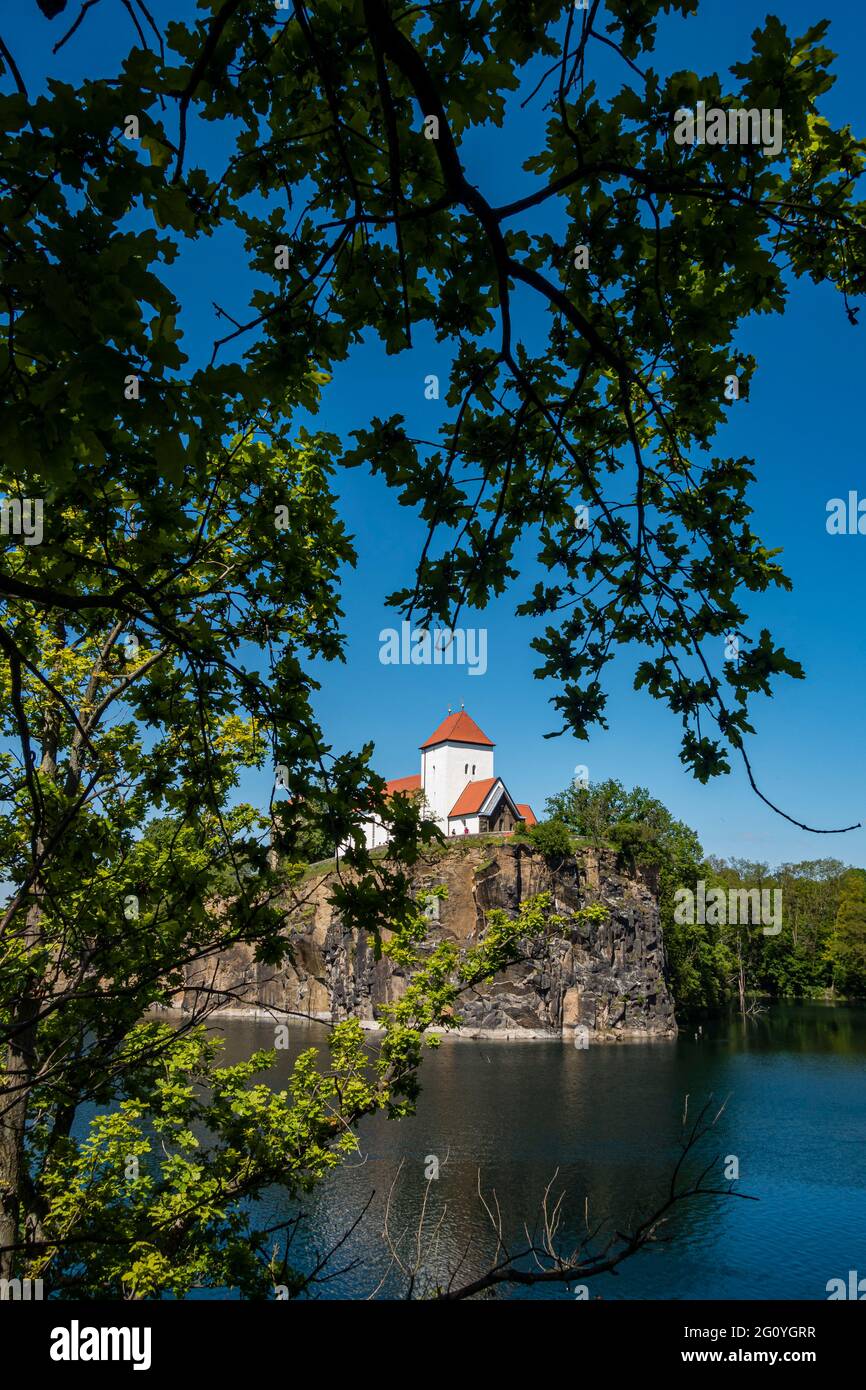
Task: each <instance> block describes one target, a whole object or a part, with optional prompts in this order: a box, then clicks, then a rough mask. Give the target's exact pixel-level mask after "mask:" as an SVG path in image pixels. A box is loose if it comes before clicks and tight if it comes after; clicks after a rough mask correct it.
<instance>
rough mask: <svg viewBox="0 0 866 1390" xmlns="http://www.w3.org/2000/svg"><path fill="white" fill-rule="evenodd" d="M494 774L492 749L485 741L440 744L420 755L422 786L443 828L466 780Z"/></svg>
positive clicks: (469, 780) (432, 814)
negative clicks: (486, 745) (482, 742)
mask: <svg viewBox="0 0 866 1390" xmlns="http://www.w3.org/2000/svg"><path fill="white" fill-rule="evenodd" d="M492 776H493V749H492V748H487V747H485V746H484V745H483V744H475V743H440V744H437V745H436V746H435V747H434V748H426V749H425V750H424V752H423V753H422V754H421V785H422V786H423V788H424V795H425V797H426V800H427V804H428V806H429V807H430V815H431V817H432V819H433V820H435V821H436V823H437V825H439V826H440V827H441V828H442V829H443V830H445V829H447V826H448V812H449V811H450V810H451V807H452V806H454V804H455V803H456V801H457V798H458V797H459V796H460V793H461V792H462V791H463V788H464V787H465V786H466V783H467V782H481V781H483V780H484V779H485V778H488V777H492ZM476 819H477V817H476Z"/></svg>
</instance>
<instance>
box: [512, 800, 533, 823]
mask: <svg viewBox="0 0 866 1390" xmlns="http://www.w3.org/2000/svg"><path fill="white" fill-rule="evenodd" d="M516 805H517V809H518V811H519V812H520V814H521V815H522V817H523V823H524V825H527V826H529V825H537V824H538V821H537V820H536V817H535V812H534V811H533V809H532V807H531V806H527V805H521V803H520V802H519V801H518V802H517V803H516Z"/></svg>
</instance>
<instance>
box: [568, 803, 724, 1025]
mask: <svg viewBox="0 0 866 1390" xmlns="http://www.w3.org/2000/svg"><path fill="white" fill-rule="evenodd" d="M545 809H546V812H547V814H548V815H549V816H550V817H556V818H558V819H560V820H562V821H563V822H564V823H565V824H566V825H567V826H568V827H569V829H570V830H571V831H572V832H573V833H574V834H575V835H579V836H581V837H583V838H585V839H588V840H590V841H591V842H592V843H593V844H594V845H596V846H598V847H600V846H603V845H604V844H606V843H609V844H610V845H612V846H614V847H615V848H617V849H618V850H619V851H620V852H621V853H623V855H624V858H625V860H626V862H627V863H628V864H629V865H635V864H645V865H652V866H653V867H654V868H655V870H656V873H657V876H658V896H659V919H660V923H661V927H662V930H663V932H664V938H665V946H666V950H667V957H668V965H669V969H670V975H671V989H672V992H673V996H674V1000H675V1002H676V1006H677V1009H678V1011H679V1014H680V1016H683V1014H685V1013H688V1012H689V1011H691V1010H694V1009H700V1008H715V1007H717V1006H718V1005H719V1004H720V1003H721V1002H722V1000H723V999H724V998H725V996H726V993H727V986H726V982H725V976H726V972H728V971H729V970H730V962H729V960H728V957H727V954H726V951H725V949H724V946H723V943H722V941H721V937H720V934H719V931H718V928H716V927H713V926H708V925H706V924H704V923H700V922H695V923H694V925H689V924H683V923H679V922H677V921H676V919H675V915H674V908H675V900H674V895H675V893H676V891H677V889H678V888H682V887H684V886H689V885H692V886H694V884H695V883H696V882H697V880H698V878H699V877H700V876H701V873H702V871H703V870H702V866H703V860H704V854H703V850H702V849H701V845H700V841H699V840H698V837H697V835H696V834H695V832H694V831H693V830H691V829H690V828H689V827H688V826H687V825H685V824H684V823H683V822H682V821H679V820H677V819H676V818H675V817H674V816H672V815H671V813H670V811H669V810H668V809H667V807H666V806H664V805H663V803H662V802H661V801H659V800H658V799H657V798H656V797H654V796H652V795H651V794H650V792H649V791H648V790H647V788H646V787H632V788H631V790H627V789H626V788H625V787H624V786H623V784H622V782H619V781H617V780H616V779H615V778H608V779H606V780H605V781H603V782H597V783H592V784H590V785H588V786H579V785H577V784H575V783H572V784H571V785H570V786H568V787H566V788H565V790H564V791H562V792H559V793H557V794H556V795H555V796H552V797H550V798H549V799H548V801H547V804H546V807H545Z"/></svg>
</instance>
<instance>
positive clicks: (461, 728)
mask: <svg viewBox="0 0 866 1390" xmlns="http://www.w3.org/2000/svg"><path fill="white" fill-rule="evenodd" d="M437 743H480V744H483V745H485V746H486V747H487V748H495V747H496V744H495V743H493V741H492V740H491V739H489V738H488V737H487V735H486V734H483V733H482V732H481V730H480V729H479V727H478V725H477V724H476V723H475V720H474V719H470V718H469V715H468V714H467V713H466V711H465V710H462V709H461V710H458V711H457V713H456V714H449V715H446V717H445V718H444V719H443V720H442V723H441V724H440V725H439V728H438V729H436V730H434V732H433V733H432V734H431V735H430V737H429V738H428V740H427V742H426V743H422V744H421V749H422V751H423V750H424V749H425V748H432V747H433V746H434V744H437Z"/></svg>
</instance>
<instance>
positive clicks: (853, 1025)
mask: <svg viewBox="0 0 866 1390" xmlns="http://www.w3.org/2000/svg"><path fill="white" fill-rule="evenodd" d="M223 1030H224V1035H225V1039H226V1060H227V1061H238V1060H241V1059H243V1058H246V1057H248V1056H249V1054H250V1053H251V1052H252V1051H253V1050H255V1049H256V1048H261V1047H267V1046H270V1045H271V1044H272V1041H273V1028H272V1026H271V1025H269V1024H267V1023H255V1022H247V1021H235V1020H232V1021H228V1022H226V1023H225V1024H224V1026H223ZM323 1043H324V1034H323V1030H322V1029H321V1027H319V1026H317V1025H314V1024H313V1025H298V1026H294V1027H292V1028H291V1030H290V1048H289V1050H288V1051H285V1052H281V1053H279V1054H278V1060H277V1065H276V1066H275V1067H274V1069H273V1072H272V1074H271V1078H270V1079H271V1081H272V1083H273V1084H275V1085H279V1086H282V1085H283V1084H284V1083H285V1079H286V1076H287V1074H288V1071H289V1069H290V1066H291V1064H292V1061H293V1059H294V1057H296V1056H297V1054H298V1053H299V1052H300V1051H301V1050H303V1049H304V1048H307V1047H310V1046H313V1045H320V1044H323ZM864 1051H866V1011H864V1010H862V1009H856V1008H833V1007H830V1006H823V1005H811V1004H810V1005H801V1006H776V1007H773V1008H772V1009H768V1010H767V1011H765V1012H763V1013H761V1014H759V1015H758V1016H757V1017H756V1018H754V1019H750V1020H748V1021H747V1022H745V1023H744V1022H743V1021H742V1020H741V1019H739V1018H738V1017H737V1016H731V1017H730V1018H727V1019H724V1020H720V1021H716V1022H713V1023H704V1024H703V1025H702V1032H701V1035H700V1036H699V1037H698V1038H696V1037H695V1035H694V1029H692V1030H689V1031H687V1032H685V1033H684V1034H683V1035H682V1036H681V1037H680V1038H679V1039H678V1040H677V1041H676V1042H658V1043H651V1044H621V1045H607V1046H594V1047H592V1046H591V1047H590V1048H589V1049H587V1050H585V1051H582V1050H579V1049H576V1048H573V1047H569V1046H567V1045H566V1044H563V1043H560V1042H558V1041H557V1042H549V1043H548V1042H533V1043H528V1042H527V1043H514V1042H497V1041H492V1042H491V1041H479V1042H475V1041H468V1040H462V1039H447V1040H446V1041H445V1042H444V1043H443V1045H442V1047H441V1048H440V1049H439V1050H438V1051H436V1052H431V1053H430V1054H429V1055H428V1056H427V1057H426V1058H425V1062H424V1068H423V1092H422V1095H421V1098H420V1101H419V1105H418V1113H417V1115H416V1116H415V1117H413V1118H412V1119H410V1120H405V1121H400V1122H399V1123H396V1122H393V1121H388V1120H386V1119H384V1118H382V1117H379V1116H376V1117H373V1118H371V1119H369V1120H367V1121H365V1122H364V1124H363V1125H362V1127H361V1155H359V1156H357V1157H356V1158H354V1159H352V1160H351V1161H350V1162H349V1164H347V1166H346V1167H345V1168H343V1169H341V1170H340V1171H338V1172H337V1173H336V1174H335V1175H334V1176H333V1178H331V1179H329V1180H328V1181H327V1183H326V1184H325V1185H323V1186H322V1187H321V1188H320V1189H319V1190H318V1191H317V1192H316V1193H315V1194H314V1195H312V1196H311V1197H310V1198H308V1199H306V1208H305V1209H306V1212H307V1215H308V1218H309V1221H308V1227H307V1234H306V1236H305V1237H304V1242H305V1243H303V1242H302V1254H303V1259H305V1260H309V1259H311V1258H312V1257H313V1252H314V1250H323V1249H325V1248H327V1247H328V1246H329V1244H332V1243H334V1242H336V1241H337V1240H339V1239H340V1237H341V1236H342V1235H344V1233H345V1232H346V1230H347V1229H348V1227H349V1226H350V1225H351V1224H352V1223H353V1222H354V1221H355V1220H356V1219H357V1217H358V1215H359V1213H360V1212H361V1210H362V1209H363V1207H364V1205H365V1203H366V1202H367V1201H368V1200H370V1205H369V1208H368V1210H367V1211H366V1214H365V1216H364V1219H363V1221H362V1222H361V1224H360V1225H359V1227H358V1229H357V1231H356V1232H355V1233H354V1235H353V1236H352V1238H351V1239H350V1240H349V1241H347V1243H346V1246H345V1247H344V1249H343V1250H342V1251H341V1252H340V1254H341V1258H340V1260H339V1263H340V1264H343V1265H345V1264H347V1263H348V1262H349V1261H357V1262H358V1263H356V1264H354V1266H353V1267H352V1268H349V1269H347V1270H346V1272H345V1273H343V1274H341V1275H340V1276H339V1277H337V1278H335V1279H334V1280H333V1282H332V1283H331V1284H329V1285H327V1286H326V1287H325V1288H324V1289H323V1290H322V1294H323V1296H325V1297H331V1298H346V1297H355V1298H357V1297H366V1296H368V1295H370V1294H371V1293H372V1292H373V1290H374V1289H376V1287H377V1286H378V1285H379V1283H380V1281H384V1283H383V1284H382V1290H383V1292H386V1293H389V1294H392V1295H393V1294H397V1293H399V1292H400V1291H401V1289H402V1288H403V1287H404V1282H405V1281H404V1280H403V1279H402V1278H401V1277H400V1276H399V1271H398V1270H395V1268H394V1264H393V1252H392V1251H389V1249H388V1246H387V1244H386V1242H385V1241H384V1240H383V1237H382V1232H383V1227H384V1224H385V1212H386V1207H390V1215H389V1222H388V1224H389V1229H390V1231H391V1233H392V1236H393V1238H394V1239H396V1237H397V1236H398V1235H401V1233H404V1232H405V1233H407V1234H406V1236H405V1239H404V1244H403V1246H401V1247H400V1249H401V1250H402V1251H403V1258H404V1261H405V1258H406V1255H407V1253H408V1251H409V1247H410V1244H411V1245H412V1247H413V1249H414V1248H415V1246H414V1235H415V1233H416V1230H417V1226H418V1218H419V1212H420V1211H421V1208H422V1204H423V1200H424V1194H425V1191H426V1190H427V1187H428V1184H427V1181H426V1179H425V1167H426V1168H427V1171H429V1170H430V1159H431V1158H435V1159H436V1160H438V1164H439V1178H438V1180H436V1181H434V1182H432V1183H430V1184H429V1188H430V1191H429V1199H428V1209H427V1212H426V1221H425V1228H424V1232H423V1233H422V1238H421V1246H422V1249H423V1250H424V1251H425V1252H426V1256H425V1260H424V1264H425V1269H426V1274H427V1276H428V1277H429V1278H433V1279H438V1280H441V1281H445V1280H447V1278H448V1276H449V1274H450V1272H451V1271H452V1270H453V1269H454V1268H455V1267H456V1266H458V1265H459V1266H460V1275H459V1281H460V1282H465V1280H467V1279H468V1278H469V1277H470V1276H471V1274H472V1273H473V1271H476V1270H477V1269H478V1268H479V1267H480V1266H481V1265H482V1264H483V1262H484V1260H485V1259H486V1258H490V1257H492V1256H493V1254H495V1245H496V1242H495V1240H494V1239H493V1236H492V1230H491V1225H490V1221H489V1218H488V1216H487V1214H486V1212H485V1209H484V1206H483V1204H482V1203H481V1202H480V1201H479V1196H478V1183H479V1172H480V1175H481V1178H480V1181H481V1186H482V1191H483V1192H484V1194H485V1197H486V1198H487V1201H488V1204H489V1205H490V1206H491V1209H493V1210H494V1211H498V1212H500V1213H501V1215H502V1221H503V1228H504V1230H505V1232H506V1235H507V1238H508V1239H509V1240H515V1241H516V1240H518V1239H519V1238H521V1234H522V1232H523V1229H524V1226H525V1225H528V1226H529V1228H530V1230H531V1229H532V1228H533V1226H535V1225H536V1224H537V1222H538V1218H539V1215H540V1210H541V1202H542V1199H543V1195H544V1191H545V1188H546V1187H547V1185H548V1183H550V1181H551V1179H552V1178H553V1177H554V1174H556V1179H555V1182H554V1189H553V1190H554V1191H555V1192H556V1194H557V1195H558V1194H559V1193H560V1192H562V1191H564V1192H565V1193H566V1197H565V1200H564V1205H563V1209H562V1224H561V1229H560V1235H561V1237H562V1239H563V1240H564V1241H565V1242H566V1243H569V1242H574V1243H576V1242H577V1241H578V1240H579V1239H580V1238H581V1236H582V1235H583V1234H584V1233H585V1229H586V1221H587V1219H588V1221H589V1225H590V1227H595V1226H597V1225H598V1224H599V1223H600V1222H601V1223H603V1226H604V1227H605V1228H611V1227H618V1228H619V1229H623V1228H624V1227H625V1226H627V1225H631V1224H633V1223H634V1222H635V1221H636V1220H639V1219H640V1218H641V1217H642V1216H645V1215H646V1214H647V1213H648V1212H649V1211H650V1210H651V1209H652V1207H653V1205H657V1204H658V1203H660V1201H661V1200H662V1199H663V1196H664V1193H665V1192H666V1190H667V1187H668V1184H669V1181H670V1172H671V1167H672V1165H673V1163H674V1162H675V1159H676V1156H677V1153H678V1144H679V1138H680V1132H681V1120H682V1114H683V1107H684V1104H685V1098H686V1097H687V1096H688V1097H689V1100H688V1104H689V1106H690V1111H691V1113H692V1114H694V1113H695V1108H696V1107H697V1106H699V1105H700V1104H701V1103H702V1102H703V1101H704V1100H705V1099H706V1098H707V1097H708V1096H709V1095H713V1096H714V1097H715V1098H716V1101H717V1102H718V1103H719V1104H721V1102H722V1101H723V1100H726V1102H727V1103H726V1106H725V1109H724V1112H723V1114H722V1116H721V1118H720V1120H719V1122H718V1125H717V1127H716V1131H715V1136H714V1142H713V1143H712V1145H711V1146H710V1147H707V1148H706V1150H705V1153H706V1161H709V1160H710V1159H711V1158H713V1157H715V1161H716V1167H715V1168H714V1170H713V1171H714V1175H716V1174H717V1177H718V1180H719V1181H721V1179H722V1175H723V1165H724V1162H725V1160H726V1159H728V1158H730V1157H735V1158H736V1159H737V1160H738V1162H739V1168H740V1174H741V1179H740V1188H741V1190H743V1191H746V1192H748V1193H750V1194H753V1195H754V1196H756V1197H758V1198H759V1199H760V1200H759V1201H758V1202H743V1201H737V1200H732V1199H708V1200H703V1201H700V1202H695V1203H694V1204H691V1205H688V1206H683V1207H681V1208H680V1209H679V1210H678V1211H677V1213H676V1214H675V1216H674V1218H673V1219H672V1220H671V1222H670V1226H669V1228H666V1230H665V1234H666V1236H667V1237H669V1238H670V1240H669V1243H666V1244H660V1245H659V1246H657V1247H654V1248H653V1249H652V1250H650V1251H647V1252H644V1253H641V1254H640V1255H638V1256H636V1257H635V1258H634V1259H632V1260H631V1261H629V1262H628V1263H627V1264H625V1265H623V1266H621V1268H620V1272H619V1273H618V1274H617V1275H616V1276H614V1275H604V1276H600V1277H599V1278H598V1279H597V1280H595V1281H593V1284H592V1287H591V1289H590V1294H591V1296H602V1297H604V1298H801V1299H807V1298H823V1297H825V1296H826V1293H825V1285H826V1282H827V1280H828V1279H830V1278H833V1277H837V1276H844V1275H845V1274H846V1272H847V1271H848V1270H849V1269H851V1268H859V1267H863V1268H866V1173H864V1163H863V1156H864V1153H866V1073H864V1067H863V1062H864ZM401 1165H402V1166H401ZM288 1210H289V1208H288V1206H287V1205H286V1199H285V1197H284V1196H283V1195H282V1194H281V1195H280V1196H279V1197H278V1198H276V1199H273V1200H272V1202H271V1203H270V1205H269V1216H270V1218H271V1219H278V1218H279V1217H285V1215H286V1214H287V1213H288ZM434 1232H435V1239H434ZM409 1233H411V1235H412V1237H413V1240H412V1241H411V1242H410V1240H409ZM295 1258H296V1259H297V1258H298V1252H297V1251H296V1256H295ZM858 1261H859V1264H858ZM499 1296H500V1297H509V1296H511V1297H533V1298H536V1297H542V1298H544V1297H554V1298H564V1297H573V1294H570V1293H569V1292H568V1291H566V1290H563V1289H561V1288H557V1287H551V1286H543V1287H540V1288H534V1289H532V1290H528V1291H527V1290H518V1291H516V1292H514V1291H512V1292H511V1293H508V1292H505V1291H503V1292H501V1293H500V1294H499Z"/></svg>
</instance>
